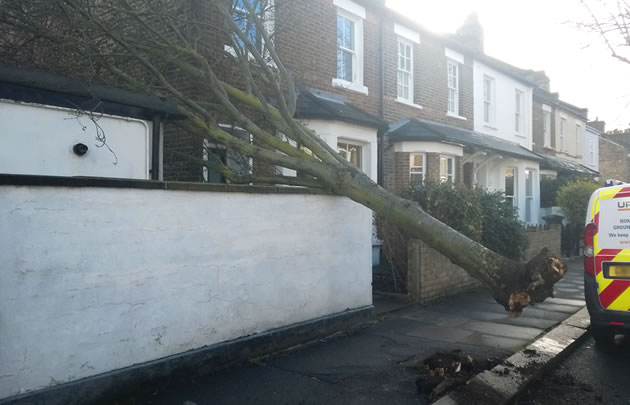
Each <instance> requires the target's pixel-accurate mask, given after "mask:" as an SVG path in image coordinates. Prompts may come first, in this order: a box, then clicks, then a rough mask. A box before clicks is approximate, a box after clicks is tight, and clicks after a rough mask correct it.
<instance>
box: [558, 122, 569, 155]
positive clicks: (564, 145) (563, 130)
mask: <svg viewBox="0 0 630 405" xmlns="http://www.w3.org/2000/svg"><path fill="white" fill-rule="evenodd" d="M566 129H567V117H562V116H561V117H560V142H559V145H558V151H560V152H566V149H567V142H566V138H565V136H566Z"/></svg>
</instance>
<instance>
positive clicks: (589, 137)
mask: <svg viewBox="0 0 630 405" xmlns="http://www.w3.org/2000/svg"><path fill="white" fill-rule="evenodd" d="M599 136H600V132H599V131H598V130H597V129H595V128H593V127H589V126H587V127H586V131H585V142H584V158H583V159H582V164H584V165H585V166H586V167H588V168H590V169H593V170H595V171H599ZM591 141H592V142H593V156H592V157H591V154H590V151H589V148H590V142H591Z"/></svg>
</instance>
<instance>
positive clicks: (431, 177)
mask: <svg viewBox="0 0 630 405" xmlns="http://www.w3.org/2000/svg"><path fill="white" fill-rule="evenodd" d="M425 182H427V183H439V182H440V154H439V153H427V168H426V176H425Z"/></svg>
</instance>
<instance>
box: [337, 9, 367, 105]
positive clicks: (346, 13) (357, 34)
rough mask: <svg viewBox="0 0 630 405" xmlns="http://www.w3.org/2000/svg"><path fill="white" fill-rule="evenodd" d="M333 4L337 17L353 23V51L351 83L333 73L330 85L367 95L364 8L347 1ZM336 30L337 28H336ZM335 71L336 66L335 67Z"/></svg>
mask: <svg viewBox="0 0 630 405" xmlns="http://www.w3.org/2000/svg"><path fill="white" fill-rule="evenodd" d="M334 4H335V6H337V16H341V17H343V18H346V19H348V20H350V21H352V22H353V23H354V47H355V49H354V50H351V51H352V52H353V54H352V55H353V56H352V81H348V80H344V79H341V78H338V77H336V76H337V73H335V77H333V79H332V85H333V86H334V87H342V88H344V89H348V90H352V91H356V92H359V93H362V94H365V95H367V94H368V88H367V87H366V86H364V85H363V58H364V53H365V51H364V46H363V20H364V19H365V8H363V7H361V6H359V5H358V4H356V3H354V2H352V1H349V0H334ZM336 18H337V17H336ZM337 29H339V28H338V27H337ZM335 49H339V44H337V45H336V48H335ZM344 50H345V48H344ZM335 63H336V64H337V63H339V61H337V60H336V62H335ZM336 71H337V66H335V72H336Z"/></svg>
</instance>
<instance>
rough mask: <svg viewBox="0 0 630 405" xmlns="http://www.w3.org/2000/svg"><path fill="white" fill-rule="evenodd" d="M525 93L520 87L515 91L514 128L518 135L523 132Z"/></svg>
mask: <svg viewBox="0 0 630 405" xmlns="http://www.w3.org/2000/svg"><path fill="white" fill-rule="evenodd" d="M524 95H525V93H524V92H523V91H521V90H519V89H516V90H515V91H514V130H515V132H516V134H517V135H521V136H522V134H523V99H524V97H523V96H524Z"/></svg>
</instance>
